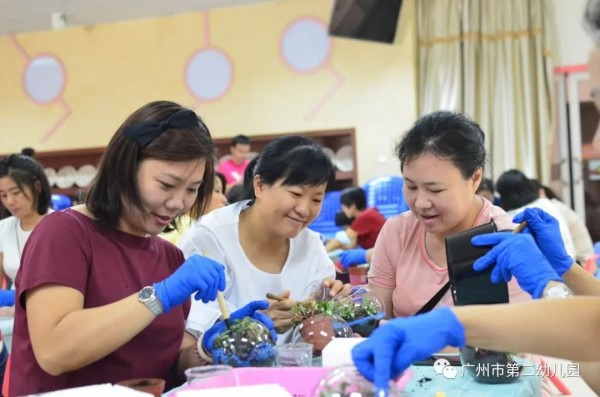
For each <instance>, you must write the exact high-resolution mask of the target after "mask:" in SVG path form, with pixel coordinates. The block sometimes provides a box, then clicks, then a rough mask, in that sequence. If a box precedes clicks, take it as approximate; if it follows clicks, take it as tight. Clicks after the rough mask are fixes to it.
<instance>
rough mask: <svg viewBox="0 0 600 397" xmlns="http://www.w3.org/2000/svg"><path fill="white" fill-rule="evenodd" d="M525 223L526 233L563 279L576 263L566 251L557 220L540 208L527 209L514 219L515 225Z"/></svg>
mask: <svg viewBox="0 0 600 397" xmlns="http://www.w3.org/2000/svg"><path fill="white" fill-rule="evenodd" d="M523 221H527V227H526V228H525V233H530V234H531V235H532V236H533V238H534V239H535V242H536V244H537V246H538V247H539V248H540V251H542V253H543V254H544V255H545V256H546V258H547V259H548V262H550V264H551V265H552V267H553V268H554V270H556V272H557V273H558V275H559V276H561V277H562V276H563V274H565V273H566V272H567V270H569V269H570V268H571V266H573V264H574V263H575V261H574V260H573V258H571V257H570V256H569V254H567V251H566V250H565V244H564V242H563V240H562V237H561V234H560V228H559V226H558V221H557V220H556V218H554V217H553V216H552V215H550V214H548V213H547V212H544V211H542V210H541V209H539V208H525V211H523V212H520V213H518V214H517V215H515V217H514V219H513V222H515V223H521V222H523Z"/></svg>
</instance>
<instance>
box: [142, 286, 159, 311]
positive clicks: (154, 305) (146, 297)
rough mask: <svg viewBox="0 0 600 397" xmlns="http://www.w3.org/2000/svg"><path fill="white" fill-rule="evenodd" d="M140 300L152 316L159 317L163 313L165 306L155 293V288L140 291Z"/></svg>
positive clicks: (145, 288)
mask: <svg viewBox="0 0 600 397" xmlns="http://www.w3.org/2000/svg"><path fill="white" fill-rule="evenodd" d="M138 300H139V301H140V302H141V303H143V304H144V305H145V306H146V307H147V308H148V309H150V311H151V312H152V314H154V315H155V316H158V315H159V314H162V313H163V311H164V310H163V305H162V303H161V302H160V300H158V298H157V297H156V292H155V291H154V287H144V288H142V289H141V290H140V292H139V294H138Z"/></svg>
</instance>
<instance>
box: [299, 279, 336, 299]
mask: <svg viewBox="0 0 600 397" xmlns="http://www.w3.org/2000/svg"><path fill="white" fill-rule="evenodd" d="M329 291H330V289H329V288H328V287H326V286H324V285H323V282H322V281H318V280H316V281H313V282H312V283H310V284H308V285H307V286H306V288H304V292H303V293H302V298H303V299H304V300H305V301H330V300H331V299H332V297H331V295H330V294H329Z"/></svg>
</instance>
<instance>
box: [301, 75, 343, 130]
mask: <svg viewBox="0 0 600 397" xmlns="http://www.w3.org/2000/svg"><path fill="white" fill-rule="evenodd" d="M327 71H328V72H329V73H331V75H332V76H333V78H334V83H333V85H332V86H331V88H330V89H329V91H327V92H326V93H325V95H323V96H322V97H321V99H319V101H318V102H317V103H316V104H315V106H313V108H312V109H311V110H310V111H309V112H308V113H307V114H306V116H304V120H311V119H312V118H313V117H315V116H316V114H317V113H319V111H320V110H321V108H322V107H323V106H325V104H326V103H327V102H328V101H329V99H331V97H332V96H333V94H335V92H336V91H337V90H339V89H340V87H341V86H342V84H344V81H345V79H344V77H342V75H341V74H340V73H338V71H337V70H335V69H334V68H333V66H331V65H327Z"/></svg>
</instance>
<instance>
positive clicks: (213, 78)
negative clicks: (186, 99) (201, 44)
mask: <svg viewBox="0 0 600 397" xmlns="http://www.w3.org/2000/svg"><path fill="white" fill-rule="evenodd" d="M232 80H233V65H232V64H231V61H230V60H229V58H228V57H227V55H226V54H225V53H224V52H223V51H221V50H218V49H215V48H210V49H205V50H201V51H198V52H197V53H195V54H194V55H192V57H191V58H190V60H189V61H188V64H187V68H186V71H185V81H186V84H187V86H188V89H189V90H190V92H191V93H192V94H193V95H194V96H196V97H198V98H200V99H203V100H207V101H211V100H216V99H219V98H220V97H222V96H223V95H225V93H226V92H227V90H228V89H229V87H230V86H231V82H232Z"/></svg>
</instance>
